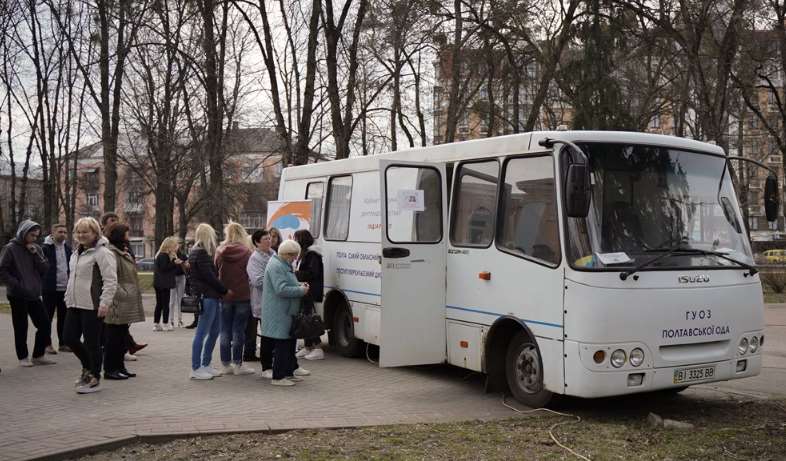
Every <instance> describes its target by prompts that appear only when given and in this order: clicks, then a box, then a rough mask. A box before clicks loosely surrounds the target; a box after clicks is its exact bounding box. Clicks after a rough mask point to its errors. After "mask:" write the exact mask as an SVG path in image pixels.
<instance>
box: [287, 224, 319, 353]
mask: <svg viewBox="0 0 786 461" xmlns="http://www.w3.org/2000/svg"><path fill="white" fill-rule="evenodd" d="M294 237H295V241H296V242H297V243H298V244H300V248H301V250H300V259H299V260H298V266H297V270H296V271H295V276H296V277H297V279H298V280H299V281H301V282H306V283H308V286H309V290H308V293H306V295H305V296H303V301H302V302H301V306H302V310H303V313H304V314H313V313H314V312H316V307H315V305H314V303H321V302H322V296H323V286H324V267H323V265H322V253H321V251H320V249H319V247H318V246H317V245H314V237H313V236H312V235H311V232H309V231H308V230H306V229H301V230H299V231H296V232H295V235H294ZM303 342H304V344H305V347H303V349H301V350H300V351H298V352H297V354H295V357H297V358H304V359H306V360H322V359H324V358H325V353H324V351H322V348H321V347H319V345H320V343H321V342H322V340H321V339H320V338H319V337H315V338H304V339H303Z"/></svg>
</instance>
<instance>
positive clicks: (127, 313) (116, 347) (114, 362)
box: [104, 223, 145, 379]
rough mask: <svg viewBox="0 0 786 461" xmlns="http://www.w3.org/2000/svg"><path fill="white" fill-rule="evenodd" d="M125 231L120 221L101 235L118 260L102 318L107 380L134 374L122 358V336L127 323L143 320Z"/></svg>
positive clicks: (134, 269) (143, 316) (137, 282)
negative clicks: (110, 298) (112, 294)
mask: <svg viewBox="0 0 786 461" xmlns="http://www.w3.org/2000/svg"><path fill="white" fill-rule="evenodd" d="M128 233H129V228H128V226H126V225H125V224H119V223H118V224H112V225H111V226H109V227H107V228H106V229H105V230H104V236H105V237H106V238H107V239H108V240H109V250H110V251H111V252H112V254H114V255H115V259H116V260H117V291H116V292H115V298H114V300H113V301H112V305H110V306H109V312H107V314H106V317H105V318H104V324H105V325H106V347H105V348H104V378H106V379H128V378H133V377H135V376H136V374H135V373H132V372H130V371H128V370H127V369H126V366H125V362H124V361H123V357H124V356H125V353H126V341H125V339H126V337H127V336H128V326H129V325H130V324H132V323H136V322H144V321H145V311H144V309H143V307H142V290H140V289H139V279H138V278H137V273H136V263H135V261H134V257H133V256H131V254H130V253H129V252H128V247H129V245H130V244H129V243H128V238H129V237H128Z"/></svg>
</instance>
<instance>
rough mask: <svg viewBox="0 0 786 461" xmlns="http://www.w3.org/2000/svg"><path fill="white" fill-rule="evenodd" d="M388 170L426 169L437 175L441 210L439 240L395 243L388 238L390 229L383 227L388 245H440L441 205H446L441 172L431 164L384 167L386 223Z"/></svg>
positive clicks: (442, 228)
mask: <svg viewBox="0 0 786 461" xmlns="http://www.w3.org/2000/svg"><path fill="white" fill-rule="evenodd" d="M390 168H426V169H429V170H434V171H435V172H436V173H437V177H438V178H439V186H440V187H439V195H440V197H439V207H440V208H441V209H440V213H439V240H434V241H430V242H397V241H395V240H393V239H391V238H390V228H389V226H384V227H386V229H385V236H386V237H387V240H388V242H390V243H392V244H394V245H438V244H440V243H442V240H444V239H445V210H444V209H443V204H444V203H447V202H446V201H444V200H443V199H444V198H445V197H443V195H444V194H443V191H442V185H443V175H442V172H441V171H439V168H437V167H436V166H434V165H432V164H423V165H418V164H411V163H410V164H407V163H391V164H389V165H386V166H385V171H384V172H383V174H384V176H385V178H384V183H385V197H384V200H385V216H384V221H385V222H387V218H388V217H387V213H388V211H389V207H388V206H387V204H388V203H390V202H388V170H389V169H390ZM381 208H382V207H381V206H380V221H382V218H383V216H382V215H381V211H382V209H381ZM415 222H416V225H417V220H416V221H415ZM383 243H384V242H383Z"/></svg>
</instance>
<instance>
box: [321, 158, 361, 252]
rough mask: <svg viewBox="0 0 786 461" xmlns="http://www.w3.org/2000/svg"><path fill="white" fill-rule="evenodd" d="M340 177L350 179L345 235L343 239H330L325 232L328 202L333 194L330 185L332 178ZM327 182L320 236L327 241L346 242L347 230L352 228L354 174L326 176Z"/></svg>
mask: <svg viewBox="0 0 786 461" xmlns="http://www.w3.org/2000/svg"><path fill="white" fill-rule="evenodd" d="M340 178H349V179H350V181H351V184H350V186H349V206H348V207H347V213H348V218H347V236H346V237H344V238H343V239H332V238H328V234H327V225H328V217H329V212H328V211H329V210H330V208H329V204H330V198H331V195H332V194H333V189H332V188H331V187H330V186H331V185H332V184H333V180H334V179H340ZM327 184H328V190H327V194H326V195H325V200H326V203H325V216H324V218H325V219H323V220H322V238H323V239H324V240H326V241H328V242H346V241H347V239H349V231H350V230H351V229H352V196H353V195H355V175H354V174H353V173H347V174H340V175H335V176H330V177H328V181H327Z"/></svg>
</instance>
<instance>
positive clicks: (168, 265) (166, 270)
mask: <svg viewBox="0 0 786 461" xmlns="http://www.w3.org/2000/svg"><path fill="white" fill-rule="evenodd" d="M177 268H178V265H177V264H175V261H173V260H172V258H170V257H169V255H168V254H166V253H159V254H158V255H156V261H155V268H154V269H153V287H154V288H158V289H159V290H171V289H172V288H175V286H176V285H177V283H176V281H175V276H176V275H177Z"/></svg>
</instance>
